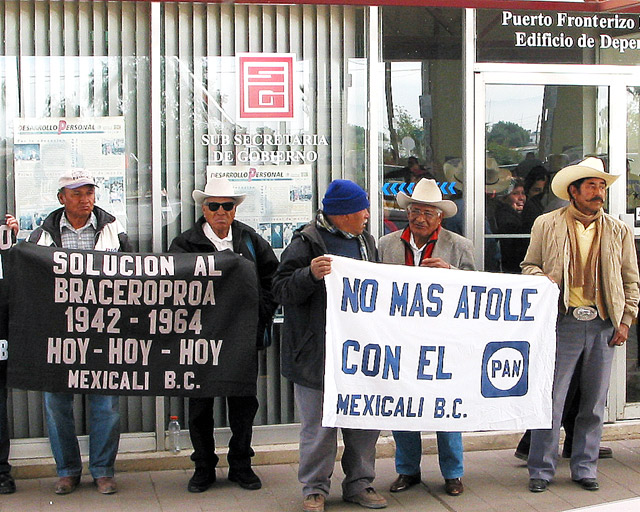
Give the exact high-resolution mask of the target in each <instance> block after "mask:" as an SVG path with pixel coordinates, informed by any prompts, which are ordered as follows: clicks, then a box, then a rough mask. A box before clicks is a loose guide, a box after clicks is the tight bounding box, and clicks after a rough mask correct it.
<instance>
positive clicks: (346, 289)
mask: <svg viewBox="0 0 640 512" xmlns="http://www.w3.org/2000/svg"><path fill="white" fill-rule="evenodd" d="M359 289H360V279H355V280H354V282H353V288H351V284H350V283H349V279H348V278H346V277H343V278H342V306H341V307H340V309H341V310H342V311H346V310H347V301H349V304H351V311H353V312H354V313H357V312H358V290H359Z"/></svg>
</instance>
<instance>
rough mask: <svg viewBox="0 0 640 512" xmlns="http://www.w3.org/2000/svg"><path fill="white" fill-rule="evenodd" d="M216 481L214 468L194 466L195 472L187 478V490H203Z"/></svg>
mask: <svg viewBox="0 0 640 512" xmlns="http://www.w3.org/2000/svg"><path fill="white" fill-rule="evenodd" d="M215 481H216V470H215V468H213V469H209V468H196V471H195V473H194V474H193V476H192V477H191V478H190V479H189V483H188V485H187V491H189V492H204V491H206V490H207V489H208V488H209V487H211V486H212V485H213V484H214V483H215Z"/></svg>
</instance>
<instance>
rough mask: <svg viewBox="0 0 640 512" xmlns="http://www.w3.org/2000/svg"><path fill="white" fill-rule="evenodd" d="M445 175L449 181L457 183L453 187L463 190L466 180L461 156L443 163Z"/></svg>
mask: <svg viewBox="0 0 640 512" xmlns="http://www.w3.org/2000/svg"><path fill="white" fill-rule="evenodd" d="M442 170H443V172H444V177H445V178H446V180H447V181H448V182H449V183H455V185H454V186H453V188H455V189H456V190H462V187H463V181H464V167H463V166H462V159H461V158H451V159H449V160H447V161H446V162H445V163H444V164H443V165H442Z"/></svg>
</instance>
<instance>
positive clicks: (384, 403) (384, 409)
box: [382, 396, 393, 416]
mask: <svg viewBox="0 0 640 512" xmlns="http://www.w3.org/2000/svg"><path fill="white" fill-rule="evenodd" d="M389 401H391V402H393V397H391V396H385V397H384V398H383V399H382V415H383V416H391V415H392V414H393V412H391V411H388V410H387V402H389Z"/></svg>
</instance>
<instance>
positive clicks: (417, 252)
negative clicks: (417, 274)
mask: <svg viewBox="0 0 640 512" xmlns="http://www.w3.org/2000/svg"><path fill="white" fill-rule="evenodd" d="M425 245H427V244H424V245H423V246H422V247H418V246H417V245H416V241H415V239H414V238H413V233H411V238H409V246H410V247H411V251H412V252H413V264H414V266H416V267H419V266H420V262H421V261H422V251H424V246H425Z"/></svg>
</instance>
